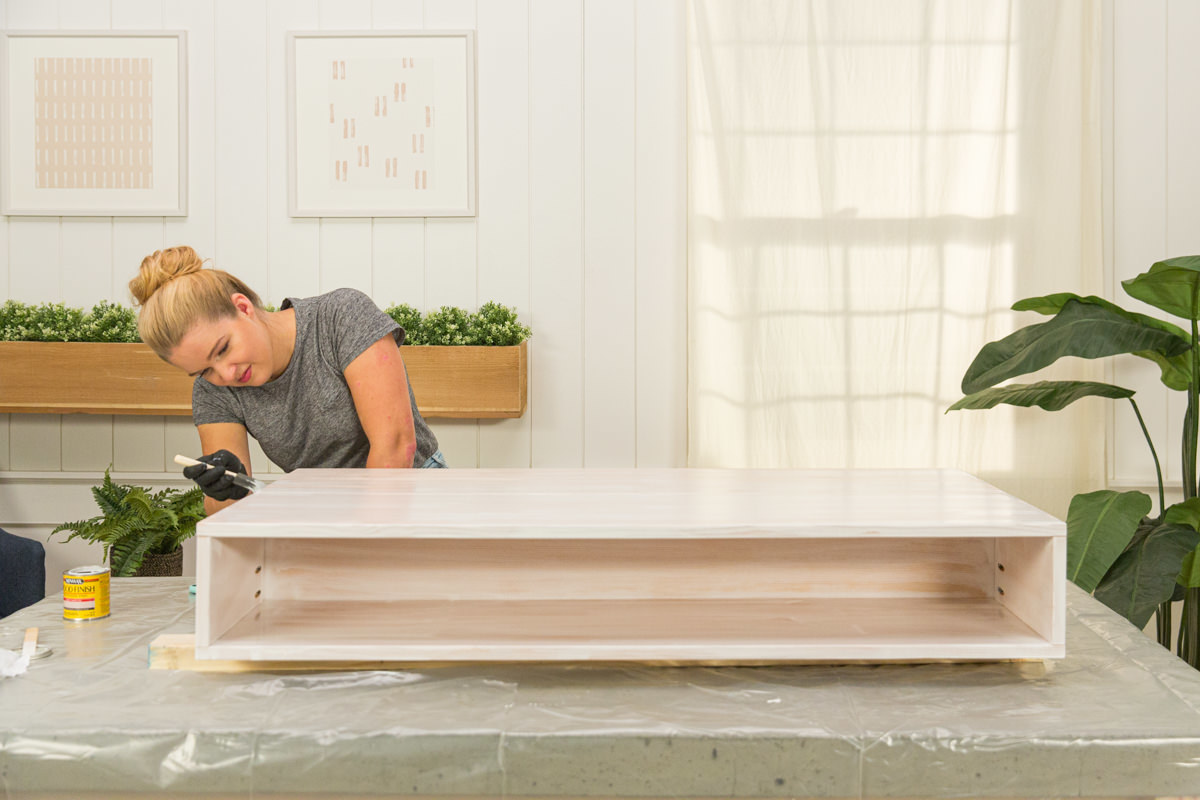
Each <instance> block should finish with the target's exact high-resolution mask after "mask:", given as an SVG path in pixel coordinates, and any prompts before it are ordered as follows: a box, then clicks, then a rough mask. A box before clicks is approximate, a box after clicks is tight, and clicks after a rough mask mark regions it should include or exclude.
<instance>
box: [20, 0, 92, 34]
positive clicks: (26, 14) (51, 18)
mask: <svg viewBox="0 0 1200 800" xmlns="http://www.w3.org/2000/svg"><path fill="white" fill-rule="evenodd" d="M7 2H8V13H7V15H6V16H7V19H8V27H9V29H10V30H17V29H21V28H23V29H25V30H53V29H55V28H57V27H58V17H59V14H58V0H7ZM105 27H107V26H105Z"/></svg>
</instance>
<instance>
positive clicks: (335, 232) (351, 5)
mask: <svg viewBox="0 0 1200 800" xmlns="http://www.w3.org/2000/svg"><path fill="white" fill-rule="evenodd" d="M318 5H319V25H320V28H321V30H327V31H336V30H357V31H362V30H370V28H371V2H370V0H353V1H352V2H343V0H320V3H319V4H318ZM371 225H372V221H371V219H370V218H365V217H364V218H331V219H322V220H321V224H320V243H319V247H320V254H321V267H320V291H322V292H328V291H329V290H331V289H337V288H339V287H342V286H349V287H352V288H354V289H361V290H362V291H364V292H366V293H367V294H373V293H374V292H373V287H372V286H371V247H372V244H373V242H372V238H373V237H372V233H371Z"/></svg>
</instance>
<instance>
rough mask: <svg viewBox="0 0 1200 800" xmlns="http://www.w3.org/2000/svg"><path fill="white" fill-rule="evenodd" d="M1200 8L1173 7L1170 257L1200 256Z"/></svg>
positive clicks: (1184, 0) (1186, 3)
mask: <svg viewBox="0 0 1200 800" xmlns="http://www.w3.org/2000/svg"><path fill="white" fill-rule="evenodd" d="M1198 33H1200V4H1198V3H1195V2H1192V1H1191V0H1168V2H1167V24H1166V36H1167V46H1166V52H1167V163H1168V164H1169V167H1170V168H1169V169H1168V170H1167V255H1169V256H1185V255H1196V254H1200V191H1198V190H1197V188H1196V187H1197V186H1200V146H1197V143H1198V142H1200V88H1198V81H1200V48H1197V47H1196V46H1195V42H1196V35H1197V34H1198Z"/></svg>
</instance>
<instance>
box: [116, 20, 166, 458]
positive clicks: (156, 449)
mask: <svg viewBox="0 0 1200 800" xmlns="http://www.w3.org/2000/svg"><path fill="white" fill-rule="evenodd" d="M112 26H113V28H114V30H137V29H158V30H161V29H162V28H163V4H162V0H112ZM165 233H166V227H165V224H164V222H163V218H162V217H113V218H112V286H113V289H114V290H119V291H120V292H121V294H120V295H119V299H120V300H121V301H122V302H126V303H127V302H130V298H129V292H128V287H127V284H128V282H129V281H130V280H131V279H132V278H133V276H134V275H136V274H137V268H138V265H139V264H141V261H142V258H144V257H145V256H146V255H147V254H149V253H152V252H154V251H155V250H159V249H162V247H163V245H164V236H165ZM165 437H166V422H165V421H164V419H163V418H162V417H119V416H118V417H113V438H112V463H113V469H114V470H115V471H117V472H159V471H161V470H163V469H164V467H165V465H164V463H163V449H164V447H165Z"/></svg>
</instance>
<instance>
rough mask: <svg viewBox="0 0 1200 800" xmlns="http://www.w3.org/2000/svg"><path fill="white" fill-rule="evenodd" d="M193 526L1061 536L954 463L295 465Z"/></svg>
mask: <svg viewBox="0 0 1200 800" xmlns="http://www.w3.org/2000/svg"><path fill="white" fill-rule="evenodd" d="M198 534H199V535H200V536H220V537H239V536H245V537H259V536H261V537H291V538H301V537H309V536H320V537H329V536H332V535H336V536H343V537H360V538H372V537H380V538H386V537H406V538H498V539H504V538H526V539H536V538H555V539H564V538H581V539H582V538H587V539H597V538H599V539H627V538H753V537H760V538H770V537H792V538H800V537H826V536H861V537H912V536H920V537H925V538H928V537H961V536H988V537H996V536H1037V537H1046V536H1051V537H1054V536H1065V535H1066V529H1065V526H1064V524H1063V523H1062V522H1061V521H1060V520H1058V519H1055V518H1054V517H1052V516H1050V515H1049V514H1046V513H1045V512H1043V511H1041V510H1040V509H1037V508H1035V507H1033V506H1031V505H1029V504H1028V503H1025V502H1023V501H1021V500H1018V499H1017V498H1015V497H1012V496H1011V495H1009V494H1007V493H1005V492H1002V491H1000V490H999V489H996V488H995V487H993V486H991V485H989V484H987V483H985V482H984V481H982V480H980V479H978V478H975V477H973V476H971V475H969V474H967V473H965V472H959V471H956V470H932V469H931V470H786V469H744V470H722V469H521V470H518V469H479V470H467V469H457V470H296V471H295V472H292V473H289V474H287V475H285V476H283V477H282V478H280V479H278V480H276V481H274V482H273V483H272V484H271V485H270V486H269V487H268V488H267V489H265V490H264V491H262V492H259V493H256V494H253V495H251V496H249V497H247V498H246V499H244V500H242V501H240V502H238V503H237V504H235V505H234V506H231V507H230V508H227V509H225V510H223V511H222V512H221V513H220V514H216V515H214V516H213V517H212V518H210V519H206V520H204V521H202V522H201V523H200V525H199V528H198Z"/></svg>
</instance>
